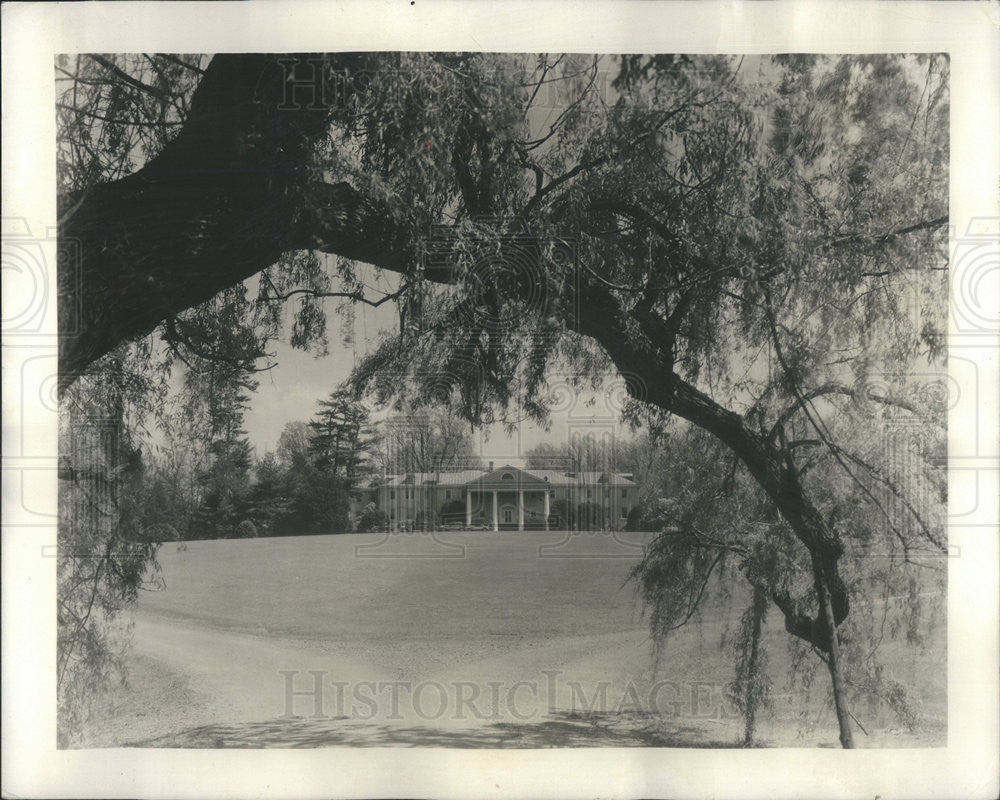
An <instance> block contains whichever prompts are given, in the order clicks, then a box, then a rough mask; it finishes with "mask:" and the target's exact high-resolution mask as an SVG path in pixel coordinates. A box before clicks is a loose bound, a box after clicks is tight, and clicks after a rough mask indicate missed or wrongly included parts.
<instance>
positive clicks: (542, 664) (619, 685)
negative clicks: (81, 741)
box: [88, 614, 649, 747]
mask: <svg viewBox="0 0 1000 800" xmlns="http://www.w3.org/2000/svg"><path fill="white" fill-rule="evenodd" d="M193 654H197V655H196V656H194V655H193ZM633 656H634V657H633ZM646 661H648V644H647V643H646V642H645V634H643V633H641V632H636V631H631V632H627V633H622V634H601V635H594V636H564V637H555V638H552V639H550V640H548V641H542V642H539V641H511V640H510V638H509V637H507V638H505V637H493V638H484V639H481V640H474V641H463V642H456V643H454V644H451V643H442V642H441V641H440V640H438V641H424V640H420V639H418V638H414V639H407V640H399V641H394V642H381V643H379V642H371V641H367V642H340V643H334V642H326V643H317V642H297V641H294V640H287V639H281V638H276V637H270V636H260V635H253V634H246V633H234V632H231V631H225V630H216V629H211V628H208V627H204V626H202V625H200V624H198V623H196V622H192V621H189V620H165V619H162V618H158V617H156V616H154V615H149V614H137V615H136V618H135V629H134V644H133V649H132V653H131V655H130V659H129V663H130V684H131V687H130V688H129V689H127V690H126V689H122V690H119V691H118V692H116V695H115V698H114V703H113V706H112V708H111V713H110V714H109V715H108V716H107V717H106V718H105V719H104V720H102V722H101V724H100V725H99V726H97V729H96V730H95V731H93V732H92V734H91V736H90V737H89V741H88V745H89V746H135V745H139V746H143V745H145V746H160V747H163V746H167V747H169V746H189V747H191V746H208V747H239V746H250V747H253V746H286V747H294V746H322V745H324V744H329V745H336V744H351V745H384V744H413V745H429V744H449V745H450V746H459V747H467V746H477V745H478V746H489V745H497V744H507V745H508V746H509V745H510V744H512V743H513V744H514V745H515V746H517V745H520V746H545V745H548V746H552V745H554V744H564V745H565V744H576V743H591V744H617V745H619V746H621V745H625V744H634V745H641V744H648V743H649V742H648V741H647V740H646V737H645V736H644V735H643V734H641V733H639V734H635V732H631V731H629V732H626V733H622V732H621V731H617V732H611V731H610V730H608V729H606V728H601V727H599V726H595V725H594V724H593V718H592V717H588V719H583V718H582V717H578V715H574V714H573V710H574V707H575V706H576V707H581V708H583V707H587V706H592V708H593V710H594V711H597V712H602V711H606V710H608V708H607V707H609V706H610V707H612V710H613V707H615V706H616V704H617V703H618V702H619V698H620V696H621V694H622V691H623V687H624V685H625V684H626V683H627V682H628V681H630V680H633V679H636V680H637V681H638V682H640V683H641V681H642V680H644V679H645V677H644V676H643V675H641V674H640V672H641V668H640V667H639V665H640V664H642V663H644V662H646ZM567 664H572V665H573V667H572V668H571V669H569V670H567V668H566V666H565V665H567ZM623 664H626V665H631V670H630V669H629V668H628V667H625V668H623V666H622V665H623ZM602 684H606V687H605V688H604V689H603V690H602V688H601V687H602ZM581 704H582V705H581ZM640 727H641V726H640ZM598 740H599V741H598Z"/></svg>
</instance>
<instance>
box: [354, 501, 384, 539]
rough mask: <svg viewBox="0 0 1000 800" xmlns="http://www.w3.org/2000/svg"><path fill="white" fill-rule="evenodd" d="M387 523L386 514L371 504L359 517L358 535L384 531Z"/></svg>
mask: <svg viewBox="0 0 1000 800" xmlns="http://www.w3.org/2000/svg"><path fill="white" fill-rule="evenodd" d="M387 522H388V518H387V517H386V515H385V512H384V511H380V510H379V509H377V508H376V507H375V504H374V503H369V504H368V505H366V506H365V507H364V510H362V512H361V515H360V516H359V517H358V533H369V532H371V531H384V530H385V526H386V523H387Z"/></svg>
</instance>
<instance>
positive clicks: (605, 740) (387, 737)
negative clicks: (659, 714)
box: [126, 712, 735, 748]
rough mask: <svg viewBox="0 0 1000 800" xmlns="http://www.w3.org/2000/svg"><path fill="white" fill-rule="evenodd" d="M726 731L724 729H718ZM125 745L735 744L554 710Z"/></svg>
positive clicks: (185, 736)
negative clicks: (515, 718)
mask: <svg viewBox="0 0 1000 800" xmlns="http://www.w3.org/2000/svg"><path fill="white" fill-rule="evenodd" d="M725 733H728V730H727V731H725ZM126 746H127V747H207V748H265V747H275V748H281V747H292V748H294V747H393V746H397V747H454V748H478V747H497V748H545V747H734V746H735V741H734V739H731V738H725V737H724V736H720V735H718V733H716V732H714V731H709V730H706V729H705V728H704V727H698V726H695V725H672V726H670V728H669V730H668V729H665V726H664V725H663V721H662V719H661V720H659V721H657V720H654V719H653V718H650V717H648V715H642V714H638V713H636V714H599V713H588V714H579V713H572V712H556V713H554V714H551V715H550V717H549V718H548V719H546V720H543V721H541V722H532V723H513V722H496V723H492V724H484V725H481V726H479V727H475V728H453V729H447V728H434V727H429V726H426V725H417V726H411V727H404V726H401V725H399V726H397V725H386V724H372V723H365V722H359V721H357V720H351V719H350V718H348V717H333V718H324V719H311V718H304V717H292V718H277V719H273V720H268V721H265V722H244V723H237V724H232V725H203V726H201V727H198V728H192V729H190V730H187V731H182V732H180V733H175V734H168V735H166V736H159V737H156V738H154V739H147V740H144V741H138V742H132V743H130V744H129V745H126Z"/></svg>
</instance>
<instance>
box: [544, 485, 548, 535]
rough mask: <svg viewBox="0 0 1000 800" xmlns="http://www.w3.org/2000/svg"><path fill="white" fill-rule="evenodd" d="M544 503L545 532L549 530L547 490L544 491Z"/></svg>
mask: <svg viewBox="0 0 1000 800" xmlns="http://www.w3.org/2000/svg"><path fill="white" fill-rule="evenodd" d="M544 496H545V502H544V504H543V507H544V509H545V530H548V529H549V490H548V489H546V490H545V495H544Z"/></svg>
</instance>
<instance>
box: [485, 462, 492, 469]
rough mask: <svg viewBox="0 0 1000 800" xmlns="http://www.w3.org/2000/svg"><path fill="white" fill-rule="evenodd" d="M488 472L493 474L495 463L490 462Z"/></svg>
mask: <svg viewBox="0 0 1000 800" xmlns="http://www.w3.org/2000/svg"><path fill="white" fill-rule="evenodd" d="M486 471H487V472H493V462H492V461H491V462H490V468H489V469H488V470H486Z"/></svg>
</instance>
